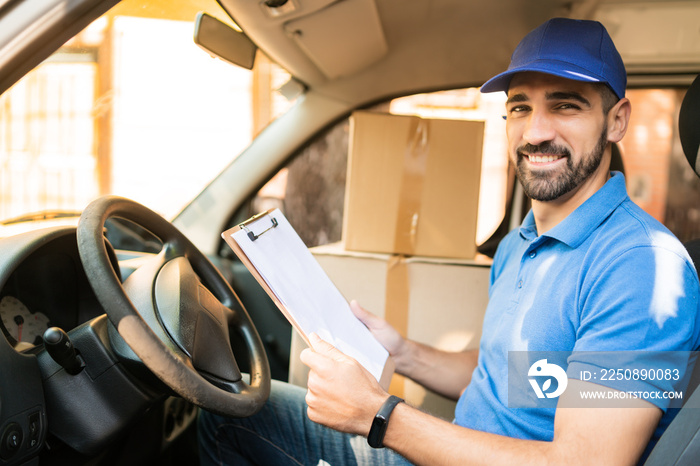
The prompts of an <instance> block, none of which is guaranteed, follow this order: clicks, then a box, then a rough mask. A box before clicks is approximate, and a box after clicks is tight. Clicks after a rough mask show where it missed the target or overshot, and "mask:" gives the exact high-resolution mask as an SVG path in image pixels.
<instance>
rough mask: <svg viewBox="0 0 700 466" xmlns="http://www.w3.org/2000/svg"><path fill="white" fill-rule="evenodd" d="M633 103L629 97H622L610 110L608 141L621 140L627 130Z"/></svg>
mask: <svg viewBox="0 0 700 466" xmlns="http://www.w3.org/2000/svg"><path fill="white" fill-rule="evenodd" d="M631 113H632V104H631V103H630V101H629V99H628V98H627V97H623V98H622V99H620V100H619V101H618V102H617V103H616V104H615V106H614V107H613V108H611V109H610V112H608V116H607V118H608V141H609V142H620V140H621V139H622V138H623V136H624V135H625V133H626V132H627V125H628V124H629V121H630V114H631Z"/></svg>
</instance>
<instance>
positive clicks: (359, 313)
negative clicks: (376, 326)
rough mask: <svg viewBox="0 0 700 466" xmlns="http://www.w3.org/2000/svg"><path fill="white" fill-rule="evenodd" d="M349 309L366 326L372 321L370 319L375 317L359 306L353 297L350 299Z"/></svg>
mask: <svg viewBox="0 0 700 466" xmlns="http://www.w3.org/2000/svg"><path fill="white" fill-rule="evenodd" d="M350 310H351V311H352V313H353V314H355V317H357V318H358V319H359V320H360V322H362V323H363V324H365V325H366V326H368V327H369V324H370V323H371V322H372V319H376V318H377V317H376V316H375V315H374V314H372V313H371V312H369V311H367V310H366V309H365V308H363V307H362V306H360V304H359V303H358V302H357V301H355V300H354V299H353V300H352V301H350Z"/></svg>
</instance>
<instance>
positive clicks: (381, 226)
mask: <svg viewBox="0 0 700 466" xmlns="http://www.w3.org/2000/svg"><path fill="white" fill-rule="evenodd" d="M350 132H351V139H350V149H349V150H350V153H349V157H348V179H347V184H346V195H345V212H344V219H343V241H344V242H345V247H346V249H348V250H351V251H365V252H380V253H388V254H405V255H417V256H432V257H449V258H464V259H470V258H473V257H474V256H475V255H476V244H475V243H476V220H477V209H478V204H479V181H480V178H481V152H482V145H483V135H484V123H483V122H480V121H464V120H438V119H422V118H419V117H415V116H404V115H389V114H382V113H372V112H355V113H354V114H353V115H352V118H351V123H350Z"/></svg>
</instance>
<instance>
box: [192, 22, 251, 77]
mask: <svg viewBox="0 0 700 466" xmlns="http://www.w3.org/2000/svg"><path fill="white" fill-rule="evenodd" d="M194 43H195V44H197V45H199V46H200V47H201V48H203V49H204V50H206V51H207V52H208V53H209V54H211V55H213V56H215V57H218V58H220V59H222V60H224V61H226V62H229V63H232V64H234V65H238V66H241V67H243V68H246V69H248V70H252V69H253V64H254V63H255V51H256V50H257V47H256V46H255V44H254V43H253V42H252V41H251V40H250V39H249V38H248V36H246V35H245V34H243V33H242V32H239V31H236V30H235V29H233V28H232V27H230V26H229V25H227V24H225V23H222V22H221V21H219V20H218V19H216V18H214V17H213V16H210V15H208V14H206V13H198V14H197V18H196V20H195V25H194Z"/></svg>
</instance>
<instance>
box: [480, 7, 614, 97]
mask: <svg viewBox="0 0 700 466" xmlns="http://www.w3.org/2000/svg"><path fill="white" fill-rule="evenodd" d="M523 71H537V72H540V73H546V74H552V75H555V76H560V77H562V78H567V79H573V80H575V81H586V82H600V83H605V84H607V85H608V86H609V87H610V89H612V91H613V92H614V93H615V95H617V96H618V97H619V98H623V97H624V96H625V88H626V87H627V72H626V71H625V64H624V63H623V62H622V57H620V54H619V53H618V51H617V49H616V48H615V44H614V43H613V41H612V39H611V38H610V35H609V34H608V31H607V30H606V29H605V27H604V26H603V25H602V24H600V23H599V22H598V21H589V20H577V19H569V18H553V19H550V20H549V21H547V22H546V23H544V24H542V25H541V26H539V27H537V28H536V29H534V30H533V31H532V32H530V33H529V34H528V35H527V36H525V37H524V38H523V40H522V41H520V43H519V44H518V46H517V47H516V48H515V52H513V55H512V56H511V59H510V65H509V66H508V70H507V71H504V72H503V73H501V74H499V75H497V76H494V77H493V78H491V79H489V80H488V81H486V83H485V84H484V85H483V86H482V87H481V92H496V91H504V92H507V91H508V87H509V86H510V80H511V78H512V77H513V75H514V74H515V73H520V72H523Z"/></svg>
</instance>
